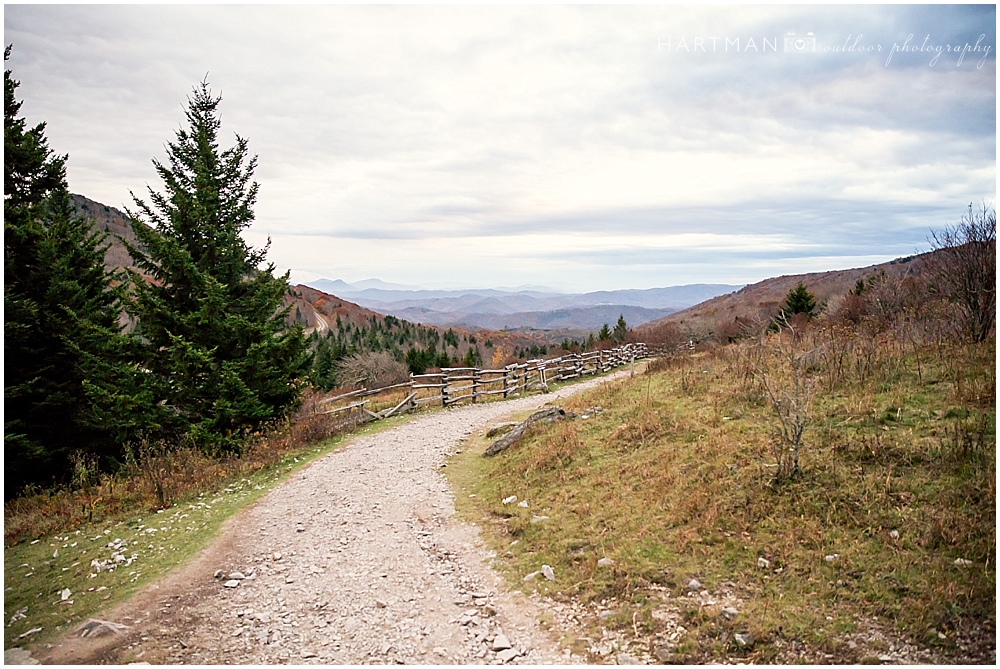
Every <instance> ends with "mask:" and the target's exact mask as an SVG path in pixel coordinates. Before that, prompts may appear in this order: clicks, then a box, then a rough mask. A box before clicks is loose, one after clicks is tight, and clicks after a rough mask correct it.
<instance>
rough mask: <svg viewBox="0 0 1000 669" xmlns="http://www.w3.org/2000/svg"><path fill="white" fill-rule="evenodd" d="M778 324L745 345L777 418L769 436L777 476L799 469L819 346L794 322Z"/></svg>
mask: <svg viewBox="0 0 1000 669" xmlns="http://www.w3.org/2000/svg"><path fill="white" fill-rule="evenodd" d="M780 326H781V327H780V328H779V330H778V332H777V333H776V334H774V335H771V336H770V337H764V336H762V337H761V338H759V339H758V340H757V345H756V346H755V347H747V351H746V353H747V356H748V358H747V360H748V362H749V364H750V365H752V367H753V369H754V370H755V374H756V377H757V379H758V381H759V383H760V386H761V387H762V388H763V391H764V397H765V398H766V400H767V403H768V404H769V405H770V407H771V410H772V411H773V412H774V415H775V417H776V418H777V422H776V423H775V425H774V430H773V433H772V439H771V455H772V456H773V457H774V460H775V463H776V465H777V472H776V473H775V479H777V480H781V479H786V478H789V477H791V476H794V475H795V474H796V473H798V471H799V469H800V458H799V454H800V451H801V449H802V437H803V435H804V433H805V430H806V427H808V425H809V423H810V422H811V419H812V399H813V395H814V394H815V391H816V387H817V377H816V375H815V374H814V373H812V371H811V370H812V369H813V368H814V367H815V366H816V364H817V361H818V358H819V348H818V347H809V346H806V345H805V340H804V337H803V336H802V333H801V332H800V330H799V329H798V328H797V327H796V326H795V325H794V324H792V323H790V322H788V321H787V320H785V321H783V322H782V323H780Z"/></svg>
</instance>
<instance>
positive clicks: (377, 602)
mask: <svg viewBox="0 0 1000 669" xmlns="http://www.w3.org/2000/svg"><path fill="white" fill-rule="evenodd" d="M375 606H377V607H378V608H380V609H384V608H385V607H387V606H388V604H386V603H385V602H383V601H382V600H381V599H376V600H375Z"/></svg>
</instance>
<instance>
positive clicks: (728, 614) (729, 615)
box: [722, 606, 740, 620]
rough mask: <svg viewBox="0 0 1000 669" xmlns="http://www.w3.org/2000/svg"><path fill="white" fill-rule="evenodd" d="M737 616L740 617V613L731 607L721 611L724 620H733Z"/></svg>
mask: <svg viewBox="0 0 1000 669" xmlns="http://www.w3.org/2000/svg"><path fill="white" fill-rule="evenodd" d="M738 615H740V612H739V611H737V610H736V609H735V608H733V607H732V606H727V607H725V608H723V609H722V617H723V618H725V619H726V620H735V619H736V616H738Z"/></svg>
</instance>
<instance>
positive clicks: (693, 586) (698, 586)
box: [687, 578, 701, 590]
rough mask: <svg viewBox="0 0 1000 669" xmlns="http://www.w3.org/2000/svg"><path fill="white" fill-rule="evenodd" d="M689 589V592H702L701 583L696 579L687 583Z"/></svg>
mask: <svg viewBox="0 0 1000 669" xmlns="http://www.w3.org/2000/svg"><path fill="white" fill-rule="evenodd" d="M687 588H688V590H701V582H700V581H699V580H698V579H696V578H692V579H691V580H690V581H688V582H687Z"/></svg>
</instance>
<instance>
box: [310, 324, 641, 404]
mask: <svg viewBox="0 0 1000 669" xmlns="http://www.w3.org/2000/svg"><path fill="white" fill-rule="evenodd" d="M649 354H650V351H649V347H647V346H646V344H642V343H638V344H626V345H624V346H620V347H618V348H613V349H606V350H603V351H591V352H589V353H572V354H568V355H564V356H561V357H559V358H550V359H548V360H541V359H539V360H528V361H527V362H522V363H514V364H510V365H507V366H506V367H504V368H502V369H478V368H476V367H445V368H443V369H442V370H441V371H440V372H433V373H430V374H410V380H409V381H407V382H405V383H397V384H395V385H391V386H386V387H384V388H373V389H371V390H369V389H368V388H361V389H360V390H353V391H351V392H349V393H343V394H341V395H337V396H336V397H329V398H326V399H324V400H321V401H320V402H319V404H320V405H321V406H322V407H323V409H322V411H320V413H323V414H333V413H341V412H345V411H346V412H348V415H352V414H353V413H354V412H355V410H356V416H355V417H356V419H357V420H358V421H360V422H366V421H369V420H381V419H383V418H388V417H389V416H393V415H396V414H397V413H401V412H403V411H415V410H416V409H417V408H418V407H419V406H420V405H421V404H428V403H440V405H441V406H443V407H447V406H451V405H453V404H458V403H459V402H472V403H476V401H477V400H479V399H486V398H488V397H494V396H497V395H502V396H503V398H504V399H507V398H509V397H514V396H517V395H523V394H526V393H527V392H528V391H529V390H532V389H537V388H542V387H547V386H548V384H549V383H553V382H556V381H565V380H568V379H575V378H580V377H583V376H586V375H588V374H600V373H603V372H607V371H609V370H612V369H614V368H616V367H621V366H622V365H627V364H630V363H633V362H634V361H636V360H639V359H642V358H646V357H649ZM400 397H404V399H402V401H398V400H399V399H400ZM379 404H381V405H382V406H384V407H385V408H383V409H381V410H380V411H375V410H374V407H375V406H378V405H379ZM331 405H332V406H331Z"/></svg>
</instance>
